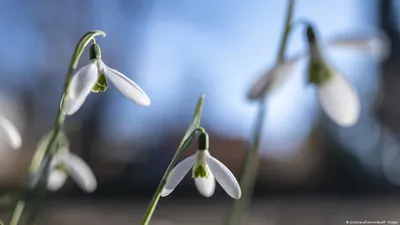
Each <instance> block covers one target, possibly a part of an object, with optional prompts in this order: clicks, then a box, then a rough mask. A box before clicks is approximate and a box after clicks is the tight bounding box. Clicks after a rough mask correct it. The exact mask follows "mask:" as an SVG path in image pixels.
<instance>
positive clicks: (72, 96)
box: [60, 44, 150, 115]
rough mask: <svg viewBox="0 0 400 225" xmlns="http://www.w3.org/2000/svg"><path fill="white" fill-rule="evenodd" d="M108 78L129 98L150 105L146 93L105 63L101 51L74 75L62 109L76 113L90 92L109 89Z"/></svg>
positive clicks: (69, 112) (68, 113) (68, 112)
mask: <svg viewBox="0 0 400 225" xmlns="http://www.w3.org/2000/svg"><path fill="white" fill-rule="evenodd" d="M93 46H95V48H97V50H98V51H100V47H98V45H96V44H94V45H92V48H93ZM107 79H109V80H110V81H111V83H113V84H114V85H115V87H116V88H117V89H118V90H119V91H120V92H121V93H122V94H123V95H124V96H125V97H127V98H128V99H130V100H132V101H134V102H136V103H137V104H139V105H141V106H148V105H150V99H149V98H148V97H147V95H146V93H145V92H144V91H143V90H142V89H141V88H140V87H139V86H138V85H137V84H136V83H135V82H133V81H132V80H130V79H129V78H128V77H126V76H125V75H123V74H122V73H121V72H119V71H117V70H115V69H112V68H110V67H108V66H107V65H106V64H104V63H103V61H102V60H101V54H100V53H99V54H97V55H96V57H92V56H91V61H90V63H89V65H86V66H84V67H82V68H81V69H80V70H78V72H76V73H75V75H73V77H72V79H71V83H70V84H69V90H68V96H66V102H65V105H64V108H62V106H61V104H60V107H61V109H62V110H63V111H64V113H65V114H67V115H72V114H74V113H75V112H76V111H78V110H79V108H80V107H81V106H82V104H83V103H84V101H85V99H86V97H87V96H88V95H89V94H90V92H92V91H93V92H99V91H105V90H106V89H107ZM63 98H65V96H64V97H63ZM61 103H62V101H61Z"/></svg>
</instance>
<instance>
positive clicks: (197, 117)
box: [178, 94, 204, 149]
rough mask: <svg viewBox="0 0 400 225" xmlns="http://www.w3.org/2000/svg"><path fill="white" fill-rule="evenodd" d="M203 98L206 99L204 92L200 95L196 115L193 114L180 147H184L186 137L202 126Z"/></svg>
mask: <svg viewBox="0 0 400 225" xmlns="http://www.w3.org/2000/svg"><path fill="white" fill-rule="evenodd" d="M203 99H204V95H203V94H202V95H200V97H199V100H197V105H196V109H195V111H194V116H193V119H192V122H191V123H190V126H189V128H188V129H187V131H186V133H185V135H184V136H183V139H182V141H181V143H180V144H179V147H178V149H180V148H182V146H183V145H184V143H185V141H186V139H187V138H189V136H190V134H191V133H192V132H193V131H194V130H195V129H197V128H199V127H200V121H201V113H202V111H203Z"/></svg>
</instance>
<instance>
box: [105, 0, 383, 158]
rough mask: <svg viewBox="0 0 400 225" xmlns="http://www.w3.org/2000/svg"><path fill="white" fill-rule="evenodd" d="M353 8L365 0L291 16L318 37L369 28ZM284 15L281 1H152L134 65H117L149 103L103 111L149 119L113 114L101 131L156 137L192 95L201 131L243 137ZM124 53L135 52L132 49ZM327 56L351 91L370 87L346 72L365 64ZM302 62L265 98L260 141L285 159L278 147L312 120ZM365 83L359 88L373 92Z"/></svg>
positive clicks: (299, 8) (294, 42)
mask: <svg viewBox="0 0 400 225" xmlns="http://www.w3.org/2000/svg"><path fill="white" fill-rule="evenodd" d="M361 6H363V7H364V6H365V1H348V0H338V1H323V2H322V1H312V0H303V1H298V2H297V5H296V9H295V16H294V18H306V19H308V20H311V21H313V22H314V23H315V24H316V26H317V27H318V33H319V34H320V37H321V39H322V40H324V39H325V38H327V37H329V36H332V35H338V34H341V33H346V32H349V31H354V29H355V28H356V29H358V30H359V31H360V32H363V31H370V30H373V29H374V27H373V26H374V24H373V21H372V22H371V21H368V19H367V20H366V19H365V17H364V16H363V15H362V13H361V12H362V11H363V10H364V11H365V8H363V7H361ZM285 10H286V1H261V0H253V1H228V0H222V1H218V3H215V2H213V1H190V2H189V1H176V2H174V4H170V3H168V4H167V3H166V2H163V1H155V2H154V8H152V12H151V18H148V20H147V21H146V23H145V25H144V29H143V30H142V31H143V33H142V38H141V39H142V42H140V46H141V49H140V53H139V54H140V57H139V59H138V60H139V62H138V64H139V65H140V66H139V68H137V65H136V64H135V65H133V66H132V67H133V68H129V67H125V69H126V71H128V72H129V71H136V75H135V80H136V82H137V83H138V84H140V85H141V86H142V87H143V89H144V90H145V91H146V92H147V94H148V95H149V96H150V98H151V100H152V105H151V107H149V108H148V109H146V110H143V109H140V108H138V107H131V106H130V102H128V101H124V100H121V101H116V102H115V103H114V104H118V106H115V107H110V112H109V116H110V117H112V116H113V115H115V114H116V113H117V111H119V109H120V108H121V107H123V108H124V109H125V110H124V111H125V112H124V113H126V114H127V115H126V116H127V117H131V118H132V119H131V120H132V124H133V123H134V121H136V119H135V118H140V121H143V120H145V121H150V120H151V121H152V122H151V123H146V124H142V125H140V124H135V125H134V126H131V124H129V123H126V117H122V116H121V117H118V118H113V120H112V122H111V120H109V121H110V124H108V125H106V126H107V127H108V128H110V129H113V130H115V132H118V133H120V134H121V135H122V134H124V133H126V134H130V135H131V134H132V133H131V132H143V129H149V130H150V131H149V132H152V131H154V132H156V130H157V124H158V123H163V121H167V120H176V114H177V113H178V114H179V112H177V111H178V110H179V109H181V107H185V109H187V110H186V112H187V113H184V114H185V115H181V117H180V118H182V120H185V121H183V123H186V124H187V123H189V121H190V118H191V116H192V110H193V109H194V105H195V102H196V99H197V97H198V96H199V94H200V93H204V94H205V96H206V99H205V101H206V105H205V108H204V115H205V116H204V117H203V124H206V125H207V126H206V128H207V129H209V130H212V131H214V132H217V133H223V134H225V135H228V136H231V137H241V138H248V137H249V135H250V134H251V130H252V126H253V124H254V118H255V114H256V110H257V104H256V103H254V102H249V101H248V100H247V99H246V96H245V95H246V93H247V91H248V89H249V86H250V85H251V84H252V82H253V81H254V80H255V79H257V77H258V76H260V75H261V74H262V73H263V72H264V71H265V70H267V69H268V68H269V67H271V66H272V65H273V63H274V61H275V59H276V54H277V51H278V49H277V48H278V45H279V42H280V36H281V33H282V28H283V20H284V15H285ZM372 17H373V14H372ZM333 18H334V19H333ZM369 20H371V14H370V16H369ZM302 32H303V31H302V29H301V27H298V28H296V30H295V31H294V32H293V34H292V36H291V38H290V44H289V49H288V55H289V56H290V55H291V54H293V53H296V52H297V51H299V50H302V49H304V48H305V45H304V35H303V33H302ZM132 54H138V53H137V52H135V51H132ZM340 54H342V55H340ZM335 55H338V57H335ZM331 56H332V59H333V60H334V61H335V63H337V64H340V68H341V69H343V70H345V71H346V72H347V71H348V77H349V79H350V80H352V81H354V82H357V86H363V83H362V82H369V83H371V79H372V80H373V79H374V76H376V74H374V73H368V74H363V77H362V79H360V77H359V74H358V73H355V72H354V71H355V70H357V71H359V70H360V66H364V67H365V63H366V61H365V60H364V61H363V60H354V56H351V55H350V56H349V55H347V56H348V57H347V59H346V60H348V59H349V58H350V59H353V60H352V63H351V65H346V60H341V58H340V57H343V52H342V53H340V52H339V53H337V52H336V53H335V52H334V53H332V55H331ZM338 58H339V59H338ZM337 59H338V61H336V60H337ZM347 64H349V63H347ZM304 65H305V63H302V65H301V66H300V68H299V69H298V70H297V71H296V72H297V73H296V75H295V76H293V78H292V79H291V80H290V81H288V83H287V84H286V85H285V86H284V87H283V88H282V89H281V90H278V91H277V92H276V93H274V94H273V95H272V96H271V97H270V98H269V99H268V111H267V114H268V115H267V121H266V124H265V127H266V129H265V137H264V144H266V145H269V146H275V147H276V149H277V151H279V154H280V153H283V154H285V152H284V151H282V149H289V150H290V149H291V148H290V146H292V145H295V144H297V143H298V142H299V141H301V140H302V139H303V138H304V137H305V136H306V135H307V134H308V132H309V131H310V128H311V126H312V125H313V123H314V122H315V120H316V119H315V118H319V115H320V112H319V111H318V110H319V108H318V104H317V102H316V100H315V98H314V90H313V88H312V87H309V86H306V85H305V83H304V76H302V73H301V72H302V71H303V70H304ZM364 71H369V70H368V69H365V70H364ZM369 86H370V87H369V88H367V89H368V90H364V91H366V92H368V91H371V89H373V88H374V87H373V86H374V85H369ZM182 105H185V106H182ZM118 113H120V112H118ZM266 154H268V152H266ZM272 154H278V152H272Z"/></svg>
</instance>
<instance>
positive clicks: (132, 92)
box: [102, 63, 150, 106]
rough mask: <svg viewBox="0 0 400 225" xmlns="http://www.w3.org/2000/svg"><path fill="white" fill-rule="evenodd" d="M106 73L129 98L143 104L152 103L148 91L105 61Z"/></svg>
mask: <svg viewBox="0 0 400 225" xmlns="http://www.w3.org/2000/svg"><path fill="white" fill-rule="evenodd" d="M102 66H103V70H104V75H106V76H107V78H108V79H109V80H110V81H111V82H112V83H113V84H114V85H115V87H116V88H117V89H118V90H119V91H120V92H121V93H122V94H123V95H124V96H125V97H127V98H128V99H130V100H132V101H134V102H136V103H137V104H139V105H142V106H148V105H150V99H149V97H147V95H146V93H145V92H144V91H143V90H142V89H141V88H140V87H139V85H137V84H136V83H135V82H133V81H132V80H131V79H129V78H128V77H126V76H125V75H123V74H122V73H121V72H119V71H117V70H115V69H112V68H110V67H108V66H107V65H105V64H104V63H103V65H102Z"/></svg>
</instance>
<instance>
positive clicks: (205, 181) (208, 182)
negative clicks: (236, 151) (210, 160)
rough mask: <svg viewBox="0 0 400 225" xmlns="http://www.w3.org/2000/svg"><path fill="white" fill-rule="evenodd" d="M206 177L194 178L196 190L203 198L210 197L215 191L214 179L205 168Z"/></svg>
mask: <svg viewBox="0 0 400 225" xmlns="http://www.w3.org/2000/svg"><path fill="white" fill-rule="evenodd" d="M206 171H207V177H206V178H200V177H199V178H194V182H195V184H196V188H197V190H198V191H199V192H200V194H202V195H203V196H204V197H207V198H208V197H211V196H212V195H213V194H214V191H215V178H214V175H213V174H212V172H211V171H210V168H209V167H208V166H206Z"/></svg>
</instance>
